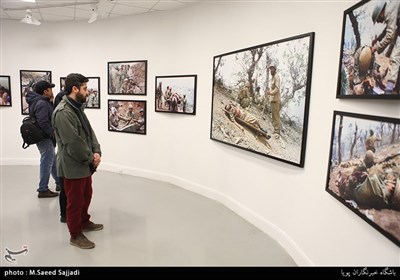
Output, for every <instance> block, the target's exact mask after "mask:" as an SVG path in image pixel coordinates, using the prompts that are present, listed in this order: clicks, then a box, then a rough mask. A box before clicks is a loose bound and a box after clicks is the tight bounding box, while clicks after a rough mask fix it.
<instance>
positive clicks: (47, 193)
mask: <svg viewBox="0 0 400 280" xmlns="http://www.w3.org/2000/svg"><path fill="white" fill-rule="evenodd" d="M56 196H58V193H56V192H52V191H51V190H47V191H44V192H39V193H38V198H46V197H56Z"/></svg>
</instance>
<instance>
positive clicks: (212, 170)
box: [0, 0, 400, 266]
mask: <svg viewBox="0 0 400 280" xmlns="http://www.w3.org/2000/svg"><path fill="white" fill-rule="evenodd" d="M355 3H356V2H354V1H294V0H293V1H242V2H236V1H235V2H233V1H232V2H231V1H217V2H215V3H214V2H212V1H204V2H200V3H196V4H193V5H190V6H188V7H186V8H184V9H181V10H177V11H172V12H168V13H151V14H145V15H138V16H131V17H124V18H118V19H109V20H99V21H97V22H95V23H93V24H88V23H87V22H56V23H54V22H44V23H43V24H42V25H41V26H30V25H25V24H22V23H19V22H18V21H1V27H0V32H1V33H0V40H1V41H0V44H1V45H0V47H1V53H0V74H2V75H10V76H11V90H12V107H1V108H0V125H1V127H0V129H1V132H0V133H1V136H0V141H1V143H0V160H1V162H0V164H1V165H10V164H16V165H24V164H34V165H38V164H39V153H38V151H37V148H36V147H34V146H33V147H30V148H28V149H27V150H23V149H22V148H21V145H22V140H21V137H20V133H19V126H20V124H21V120H22V119H23V116H22V115H21V101H20V89H19V86H20V85H19V70H50V71H52V77H53V83H55V84H56V85H57V86H56V88H55V89H54V91H55V92H58V90H59V80H60V79H59V78H60V77H63V76H66V75H67V74H69V73H71V72H78V73H82V74H84V75H86V76H90V77H93V76H99V77H100V81H101V89H100V90H101V109H100V110H86V113H87V115H88V117H89V119H90V120H91V123H92V126H93V128H94V130H95V131H96V134H97V137H98V139H99V141H100V143H101V147H102V150H103V158H102V164H101V169H103V170H110V171H115V172H123V173H128V174H132V175H137V176H144V177H148V178H153V179H156V180H163V181H168V182H171V183H173V184H176V185H178V186H180V187H183V188H185V189H188V190H191V191H194V192H197V193H200V194H202V195H205V196H207V197H209V198H212V199H216V200H217V201H219V202H221V203H222V204H224V205H226V206H227V207H229V208H230V209H232V210H233V211H235V212H236V213H237V214H239V215H241V216H242V217H244V218H245V219H246V220H248V221H249V222H251V223H253V224H254V225H256V226H257V227H259V228H260V229H262V230H263V231H265V232H266V233H267V234H269V235H271V236H272V237H273V238H275V239H276V240H277V241H278V242H279V243H280V244H281V245H282V246H283V247H284V248H285V249H286V250H287V251H288V252H289V254H290V255H291V256H292V257H293V258H294V260H295V261H296V263H297V264H299V265H306V266H308V265H316V266H398V265H399V264H400V250H399V248H398V247H397V246H396V245H395V244H394V243H393V242H391V241H390V240H389V239H387V238H386V237H385V236H383V235H382V234H381V233H379V232H378V231H377V230H375V229H374V228H373V227H372V226H370V225H369V224H367V223H366V222H365V221H364V220H362V219H361V218H359V217H358V216H357V215H355V214H354V213H353V212H351V211H350V210H349V209H347V208H346V207H344V206H343V205H342V204H340V203H339V202H338V201H337V200H336V199H334V198H333V197H332V196H331V195H330V194H328V193H327V192H326V191H325V185H326V176H327V167H328V158H329V146H330V137H331V126H332V116H333V110H340V111H347V112H355V113H362V114H371V115H379V116H385V117H394V118H399V117H400V103H399V102H397V101H371V100H339V99H336V97H335V96H336V86H337V74H338V66H339V52H340V40H341V31H342V19H343V12H344V10H346V9H347V8H349V7H350V6H352V5H353V4H355ZM308 32H315V45H314V62H313V71H312V83H311V98H310V112H309V123H308V139H307V144H306V147H307V148H306V157H305V166H304V168H298V167H295V166H292V165H289V164H285V163H282V162H280V161H276V160H273V159H270V158H267V157H263V156H261V155H257V154H254V153H250V152H247V151H244V150H241V149H237V148H235V147H231V146H228V145H224V144H221V143H219V142H216V141H213V140H210V122H211V100H212V74H213V73H212V70H213V57H214V56H215V55H219V54H223V53H226V52H230V51H235V50H239V49H243V48H247V47H251V46H255V45H259V44H264V43H268V42H273V41H276V40H280V39H284V38H288V37H292V36H296V35H299V34H304V33H308ZM127 60H129V61H130V60H148V73H147V96H122V95H108V94H107V62H110V61H127ZM184 74H196V75H198V81H197V83H198V84H197V108H196V115H195V116H192V115H178V114H166V113H155V108H154V103H155V96H154V94H155V84H154V80H155V76H162V75H184ZM107 99H126V100H132V99H133V100H146V101H147V135H138V134H128V133H116V132H109V131H108V130H107ZM3 176H7V174H3V173H1V177H3ZM35 184H36V183H35V182H32V186H26V188H27V191H29V188H30V190H31V191H32V198H34V197H35V191H36V185H35ZM94 184H96V178H95V176H94ZM94 187H95V185H94ZM109 187H110V188H112V186H109ZM95 192H101V189H95ZM119 195H124V194H123V193H121V194H119ZM3 199H12V198H7V197H1V200H3ZM154 207H157V205H154ZM44 265H45V264H44Z"/></svg>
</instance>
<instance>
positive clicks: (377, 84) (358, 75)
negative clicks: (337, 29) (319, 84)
mask: <svg viewBox="0 0 400 280" xmlns="http://www.w3.org/2000/svg"><path fill="white" fill-rule="evenodd" d="M398 3H399V2H398V0H388V1H370V0H368V1H365V0H364V1H361V2H359V3H357V4H355V5H353V6H352V7H350V8H349V9H347V10H346V11H344V16H343V29H342V43H341V51H340V61H339V73H338V84H337V92H336V97H337V98H349V99H399V100H400V76H399V67H400V50H399V48H400V47H399V45H398V44H399V43H398V42H397V43H396V40H397V41H399V40H398V39H397V37H398V34H397V33H396V32H397V29H398V28H397V17H398V16H397V14H398V10H399V4H398Z"/></svg>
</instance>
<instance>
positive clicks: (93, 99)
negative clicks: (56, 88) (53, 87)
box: [60, 77, 101, 109]
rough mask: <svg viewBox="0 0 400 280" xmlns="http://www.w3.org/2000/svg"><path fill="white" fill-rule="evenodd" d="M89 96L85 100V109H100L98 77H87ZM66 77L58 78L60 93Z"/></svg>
mask: <svg viewBox="0 0 400 280" xmlns="http://www.w3.org/2000/svg"><path fill="white" fill-rule="evenodd" d="M87 78H88V79H89V81H88V82H87V86H88V90H89V96H88V98H87V100H86V106H85V108H87V109H100V107H101V106H100V103H101V98H100V97H101V95H100V77H87ZM65 79H66V77H60V91H63V90H64V86H65Z"/></svg>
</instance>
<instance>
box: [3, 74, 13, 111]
mask: <svg viewBox="0 0 400 280" xmlns="http://www.w3.org/2000/svg"><path fill="white" fill-rule="evenodd" d="M11 106H12V98H11V77H10V76H7V75H0V107H11Z"/></svg>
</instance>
